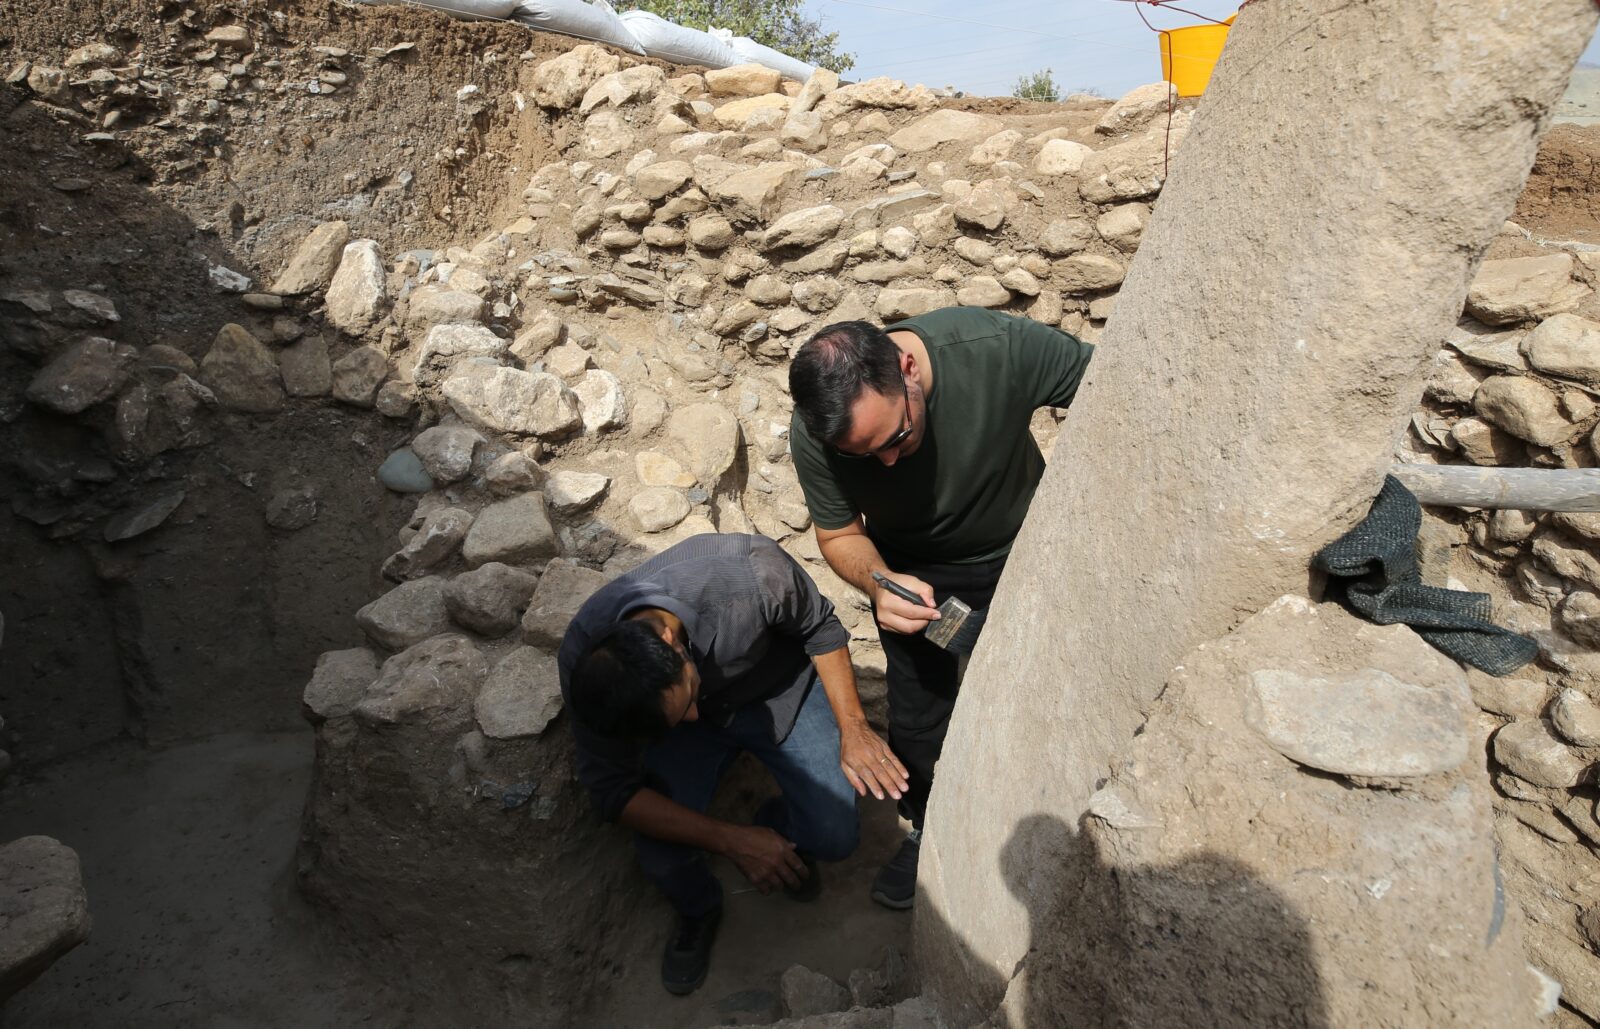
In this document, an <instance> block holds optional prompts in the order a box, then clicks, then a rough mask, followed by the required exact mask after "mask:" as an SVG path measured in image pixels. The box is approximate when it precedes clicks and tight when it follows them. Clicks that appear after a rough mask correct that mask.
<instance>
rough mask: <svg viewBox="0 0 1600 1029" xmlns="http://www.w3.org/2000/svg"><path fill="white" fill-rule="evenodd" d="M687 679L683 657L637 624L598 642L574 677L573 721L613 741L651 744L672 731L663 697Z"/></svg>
mask: <svg viewBox="0 0 1600 1029" xmlns="http://www.w3.org/2000/svg"><path fill="white" fill-rule="evenodd" d="M682 675H683V655H681V654H679V653H678V652H677V651H676V650H674V649H673V648H672V646H671V644H669V643H667V641H666V640H664V639H662V638H661V637H660V636H659V635H657V633H656V630H655V628H654V627H653V626H652V625H651V624H650V623H648V622H645V621H642V620H640V619H637V618H630V619H624V620H623V621H621V622H618V623H617V624H616V626H614V627H613V628H612V629H611V630H610V631H609V632H607V633H606V634H605V635H604V636H601V637H600V638H599V639H598V640H596V641H595V643H594V645H593V646H591V647H590V648H589V652H588V653H587V654H585V655H584V656H583V657H582V658H581V659H580V660H579V661H578V666H577V668H575V669H574V670H573V673H572V715H573V717H574V718H576V719H577V720H578V722H579V724H581V725H582V726H584V728H586V729H589V730H590V731H592V732H596V733H598V734H600V735H601V736H606V737H610V738H613V739H625V740H633V741H637V742H646V741H649V740H654V739H657V738H659V737H661V736H662V735H664V734H665V733H666V732H667V730H668V729H670V728H672V727H671V726H670V725H668V724H667V713H666V711H665V710H663V708H662V699H663V695H664V694H665V693H666V691H667V690H668V689H670V688H671V687H672V684H673V683H675V682H677V681H678V679H679V678H680V677H681V676H682Z"/></svg>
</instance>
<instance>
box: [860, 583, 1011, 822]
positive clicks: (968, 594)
mask: <svg viewBox="0 0 1600 1029" xmlns="http://www.w3.org/2000/svg"><path fill="white" fill-rule="evenodd" d="M884 559H885V560H886V561H888V562H889V567H890V568H892V569H893V570H894V571H896V572H903V573H905V574H906V575H914V576H916V577H917V578H919V579H921V580H922V581H923V582H926V583H927V584H928V585H929V586H932V587H933V599H934V603H936V604H942V603H944V602H945V600H947V599H948V598H950V597H956V598H958V599H959V600H961V601H962V602H964V603H965V604H967V605H968V606H969V607H971V608H972V609H973V611H981V610H986V609H987V608H988V607H989V603H990V601H991V600H993V599H994V589H995V586H996V585H997V584H998V583H999V582H1000V573H1001V571H1003V570H1004V569H1005V565H1006V559H1005V558H1003V557H1001V558H997V559H996V560H993V561H986V562H984V563H982V564H970V565H939V564H919V563H917V562H915V561H910V560H896V559H895V558H892V557H890V556H889V555H888V554H885V555H884ZM878 639H879V641H880V642H882V644H883V652H884V656H885V657H886V658H887V659H888V679H889V746H890V747H891V748H892V749H893V750H894V752H895V754H896V756H898V757H899V758H900V760H901V761H902V762H903V763H904V764H905V766H906V771H907V772H908V773H910V774H909V775H908V778H909V779H910V781H911V788H910V790H909V791H908V792H907V793H906V796H905V799H904V800H902V801H901V802H900V813H901V814H902V815H904V816H905V817H906V818H909V819H910V820H911V824H912V825H913V826H915V827H916V828H918V829H920V828H922V819H923V816H924V815H925V814H926V813H927V809H928V791H929V790H930V789H932V788H933V766H934V765H935V764H936V763H937V762H938V760H939V752H940V751H941V750H943V749H944V734H945V733H946V732H947V731H948V730H949V728H950V712H951V711H953V710H955V706H956V693H957V692H958V691H959V690H960V688H961V672H962V670H963V669H962V664H961V659H960V658H958V657H956V656H955V655H954V654H952V653H950V652H949V651H948V650H944V649H942V648H940V647H937V646H935V645H934V644H932V643H929V642H928V640H927V639H926V638H924V637H923V636H921V635H917V636H903V635H901V634H900V633H896V632H888V631H886V630H884V629H882V628H880V629H879V630H878Z"/></svg>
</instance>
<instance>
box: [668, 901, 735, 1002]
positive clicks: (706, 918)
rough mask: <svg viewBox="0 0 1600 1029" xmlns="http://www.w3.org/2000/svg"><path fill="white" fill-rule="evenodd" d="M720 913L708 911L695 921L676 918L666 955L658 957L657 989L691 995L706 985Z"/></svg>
mask: <svg viewBox="0 0 1600 1029" xmlns="http://www.w3.org/2000/svg"><path fill="white" fill-rule="evenodd" d="M721 921H722V909H721V908H720V907H716V908H712V909H711V910H710V911H708V912H706V913H705V914H703V915H701V916H700V917H698V918H686V917H684V916H683V915H679V916H678V917H677V921H676V922H675V923H674V925H673V927H672V935H671V936H669V937H668V938H667V949H666V952H665V953H663V954H662V955H661V985H662V986H665V987H666V988H667V992H668V993H675V994H677V995H678V996H680V997H681V996H683V995H684V994H686V993H693V992H694V991H695V990H698V989H699V988H700V984H701V983H703V982H705V981H706V971H707V970H708V969H709V968H710V967H711V944H712V942H713V941H714V940H716V938H717V924H718V923H719V922H721Z"/></svg>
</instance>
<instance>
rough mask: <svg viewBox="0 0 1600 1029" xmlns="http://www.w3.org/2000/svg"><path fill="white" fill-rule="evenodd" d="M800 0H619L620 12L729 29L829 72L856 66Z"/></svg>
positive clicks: (695, 26)
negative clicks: (634, 12) (639, 13)
mask: <svg viewBox="0 0 1600 1029" xmlns="http://www.w3.org/2000/svg"><path fill="white" fill-rule="evenodd" d="M803 5H804V0H622V2H620V3H617V4H615V5H614V6H615V7H616V8H617V9H618V10H619V11H631V10H635V9H637V10H641V11H649V12H650V13H651V14H657V15H660V16H661V17H663V18H665V19H666V20H667V21H670V22H675V23H676V24H678V25H682V26H684V27H686V28H691V29H710V28H718V29H731V30H732V31H733V34H734V35H736V36H749V37H750V38H751V39H753V40H755V41H756V42H757V43H761V44H763V45H765V46H770V47H772V48H773V49H774V50H781V51H782V52H784V53H786V54H788V55H789V56H790V57H793V58H795V59H796V60H800V61H804V62H806V63H807V64H815V65H820V66H821V67H823V68H827V69H830V70H832V71H841V72H842V71H848V70H849V69H851V68H854V67H855V64H856V57H855V54H850V53H845V52H843V51H841V50H840V49H839V34H838V33H837V32H824V31H822V20H821V19H819V18H808V17H806V16H805V14H804V12H803V11H802V10H801V8H802V6H803Z"/></svg>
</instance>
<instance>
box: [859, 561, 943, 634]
mask: <svg viewBox="0 0 1600 1029" xmlns="http://www.w3.org/2000/svg"><path fill="white" fill-rule="evenodd" d="M883 575H884V577H885V578H889V579H893V580H894V581H895V582H897V583H899V584H900V585H902V586H904V587H905V588H906V589H909V590H910V591H911V592H913V593H915V594H916V595H917V596H919V597H921V598H922V601H923V602H922V603H921V604H913V603H912V602H911V601H909V600H904V599H902V598H900V597H897V596H895V595H894V594H893V593H891V592H889V591H888V590H887V589H885V588H884V587H882V586H879V587H877V588H876V589H874V590H873V591H872V609H873V611H874V612H875V613H876V615H877V618H878V625H880V626H881V627H883V628H885V629H887V630H889V631H890V632H898V633H900V634H902V635H905V636H914V635H916V634H917V633H919V632H921V631H922V630H923V629H926V628H927V627H928V623H929V622H932V621H934V620H936V619H937V618H938V617H939V611H938V605H937V604H935V603H934V602H933V587H932V586H929V585H928V584H927V583H925V582H923V581H922V580H921V579H919V578H917V577H916V576H914V575H905V574H903V573H901V572H888V571H886V572H884V573H883Z"/></svg>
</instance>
